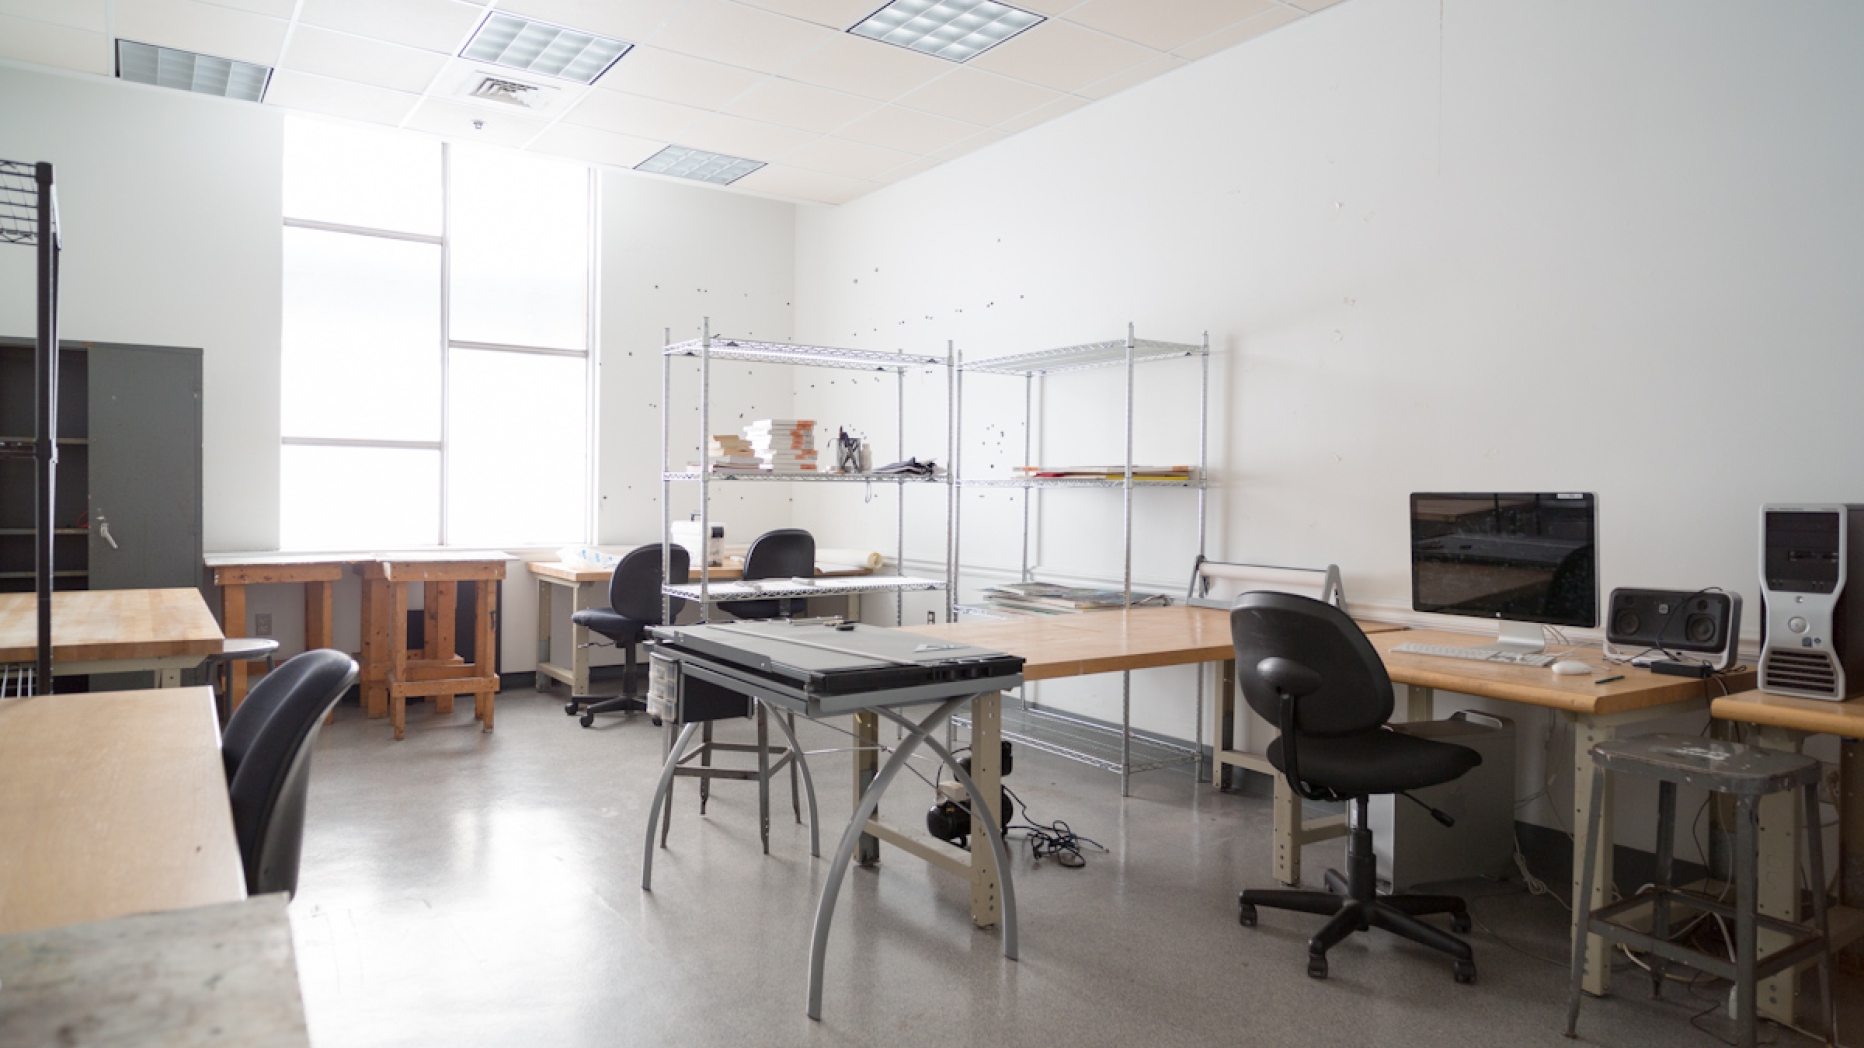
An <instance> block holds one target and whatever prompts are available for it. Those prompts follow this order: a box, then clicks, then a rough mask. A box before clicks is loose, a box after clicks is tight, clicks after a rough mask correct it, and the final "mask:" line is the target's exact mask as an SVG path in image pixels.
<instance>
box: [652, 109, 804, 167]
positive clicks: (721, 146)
mask: <svg viewBox="0 0 1864 1048" xmlns="http://www.w3.org/2000/svg"><path fill="white" fill-rule="evenodd" d="M815 137H816V136H814V135H812V134H810V133H809V132H807V131H798V130H797V129H795V128H793V127H782V126H779V125H777V124H767V123H765V122H763V121H761V120H746V119H744V118H743V117H737V116H731V115H729V114H725V113H715V114H713V115H712V116H709V117H707V118H705V119H704V120H702V121H700V122H699V123H697V124H695V125H693V126H692V127H690V128H688V129H687V130H686V131H685V132H684V133H683V134H681V135H680V138H679V141H678V142H677V143H676V144H677V145H682V146H693V147H695V148H698V149H705V150H709V151H711V152H714V153H724V154H726V155H728V156H736V157H743V158H745V159H746V160H765V161H767V160H769V159H770V158H771V157H776V156H782V155H783V154H785V153H788V152H789V151H790V150H792V149H797V148H800V147H801V146H803V145H806V144H808V142H809V141H810V140H811V139H813V138H815Z"/></svg>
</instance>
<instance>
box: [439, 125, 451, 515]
mask: <svg viewBox="0 0 1864 1048" xmlns="http://www.w3.org/2000/svg"><path fill="white" fill-rule="evenodd" d="M452 169H453V147H452V146H451V145H450V144H448V143H446V142H442V143H441V144H440V536H439V537H440V545H442V546H444V545H446V544H447V516H448V513H449V510H450V507H449V505H448V503H447V494H448V487H449V485H448V482H447V467H448V465H449V464H450V457H449V454H448V445H449V443H450V438H451V437H452V435H453V396H452V381H453V374H452V363H453V360H452V358H453V351H452V348H451V347H452V344H453V339H452V335H453V236H452V233H453V179H452Z"/></svg>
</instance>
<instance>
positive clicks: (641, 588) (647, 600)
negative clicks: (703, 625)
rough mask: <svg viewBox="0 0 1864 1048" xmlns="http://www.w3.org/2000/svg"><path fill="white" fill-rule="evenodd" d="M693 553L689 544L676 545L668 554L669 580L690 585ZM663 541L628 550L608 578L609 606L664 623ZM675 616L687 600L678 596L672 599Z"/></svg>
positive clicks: (628, 616)
mask: <svg viewBox="0 0 1864 1048" xmlns="http://www.w3.org/2000/svg"><path fill="white" fill-rule="evenodd" d="M690 557H691V554H690V553H688V552H687V550H686V547H685V546H677V545H676V546H674V547H672V550H671V552H669V553H668V554H667V559H668V560H669V561H670V562H671V563H672V567H673V570H672V571H669V572H667V573H666V577H667V580H668V582H669V583H671V584H672V585H675V586H683V585H685V584H686V581H687V575H688V572H689V570H690V568H689V564H690ZM660 577H661V574H660V543H658V542H656V543H653V544H651V545H647V546H642V547H640V548H639V549H632V550H629V551H628V554H627V556H624V557H622V558H621V563H619V564H616V565H615V573H614V574H613V575H610V576H609V579H608V606H609V607H610V608H612V609H614V612H615V614H617V615H620V616H621V617H622V618H624V619H633V620H634V621H636V622H645V623H648V624H649V625H654V626H659V625H664V623H662V622H661V621H660ZM669 604H670V610H671V611H672V614H673V617H674V618H676V619H677V618H678V617H679V614H680V609H681V608H684V607H685V606H686V602H685V601H683V600H680V599H678V598H677V597H676V598H674V599H673V600H672V601H670V602H669Z"/></svg>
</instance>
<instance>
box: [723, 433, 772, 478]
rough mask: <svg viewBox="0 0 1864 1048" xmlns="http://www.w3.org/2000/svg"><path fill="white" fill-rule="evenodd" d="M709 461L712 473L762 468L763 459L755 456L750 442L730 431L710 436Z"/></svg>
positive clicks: (740, 471) (749, 470) (743, 471)
mask: <svg viewBox="0 0 1864 1048" xmlns="http://www.w3.org/2000/svg"><path fill="white" fill-rule="evenodd" d="M710 462H711V464H712V472H714V473H733V472H737V473H748V472H755V471H757V470H760V469H763V468H764V463H763V460H762V459H759V458H758V457H757V452H756V450H755V449H754V448H752V447H751V442H750V441H748V440H746V439H744V438H743V437H740V436H737V435H736V434H732V433H721V434H717V435H715V436H714V437H713V438H712V449H711V454H710Z"/></svg>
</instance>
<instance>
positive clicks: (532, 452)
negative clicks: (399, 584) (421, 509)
mask: <svg viewBox="0 0 1864 1048" xmlns="http://www.w3.org/2000/svg"><path fill="white" fill-rule="evenodd" d="M587 365H588V362H587V361H585V360H583V359H582V358H580V357H554V356H541V355H538V354H533V353H498V352H488V351H484V350H471V349H456V350H454V351H453V365H452V367H451V368H449V369H448V372H447V377H448V382H449V383H450V396H451V401H452V410H453V426H452V433H451V440H452V444H451V446H450V447H449V449H448V456H447V542H448V544H450V545H455V546H520V545H557V544H561V543H565V542H581V541H583V540H584V538H585V534H584V533H585V532H586V531H587V525H586V523H585V521H586V520H587V512H586V510H585V505H586V499H585V490H586V488H587V485H588V483H589V480H588V476H587V474H586V473H585V472H584V467H585V462H586V457H587V454H588V452H587V448H588V443H589V442H588V435H587V423H586V420H585V418H584V416H585V414H586V412H585V410H584V404H585V400H584V383H585V381H586V377H587V375H588V366H587Z"/></svg>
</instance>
